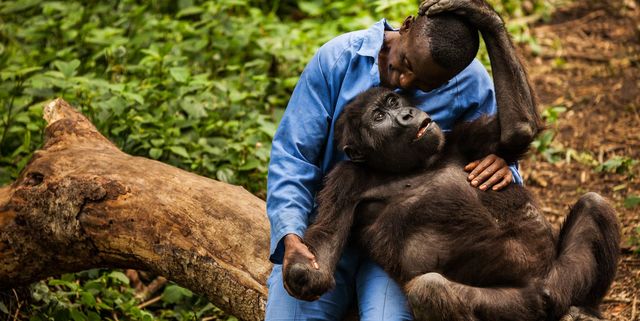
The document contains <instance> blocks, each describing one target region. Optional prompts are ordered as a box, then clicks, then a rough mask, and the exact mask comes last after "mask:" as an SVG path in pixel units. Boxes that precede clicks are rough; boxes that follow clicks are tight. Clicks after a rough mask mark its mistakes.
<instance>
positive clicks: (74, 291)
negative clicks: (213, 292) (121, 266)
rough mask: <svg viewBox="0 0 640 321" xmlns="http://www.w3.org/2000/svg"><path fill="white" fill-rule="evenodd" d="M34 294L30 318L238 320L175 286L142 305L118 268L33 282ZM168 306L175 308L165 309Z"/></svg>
mask: <svg viewBox="0 0 640 321" xmlns="http://www.w3.org/2000/svg"><path fill="white" fill-rule="evenodd" d="M31 296H32V298H31V305H30V307H29V308H28V309H27V310H26V312H27V313H29V314H31V317H30V318H29V320H30V321H40V320H42V321H44V320H74V321H82V320H89V321H94V320H96V321H97V320H117V319H120V320H123V319H124V320H140V321H151V320H196V319H201V318H203V317H205V316H208V317H216V318H217V320H236V319H235V318H234V317H229V316H225V315H224V314H223V313H222V312H221V311H220V310H218V309H217V308H215V307H214V306H213V305H211V304H210V303H207V302H206V301H204V300H203V299H201V298H197V297H195V296H193V295H192V293H191V292H190V291H189V290H187V289H184V288H181V287H179V286H176V285H169V286H167V287H166V288H165V291H164V293H163V294H162V300H161V302H159V303H155V304H153V305H150V306H147V307H144V308H142V307H141V306H140V304H141V303H142V302H140V300H139V298H137V297H136V296H135V291H134V290H133V289H132V288H131V287H130V286H129V279H128V278H127V277H126V276H125V275H124V273H122V272H120V271H117V270H114V271H109V270H100V269H94V270H88V271H84V272H80V273H75V274H65V275H63V276H62V277H60V278H59V279H51V280H49V281H48V282H47V281H40V282H38V283H35V284H33V285H31ZM167 305H171V306H172V307H173V309H163V307H165V306H167ZM3 306H4V305H3ZM5 308H6V307H5ZM0 310H1V311H2V312H4V313H7V314H9V313H8V312H5V309H1V308H0ZM153 312H155V314H154V313H153Z"/></svg>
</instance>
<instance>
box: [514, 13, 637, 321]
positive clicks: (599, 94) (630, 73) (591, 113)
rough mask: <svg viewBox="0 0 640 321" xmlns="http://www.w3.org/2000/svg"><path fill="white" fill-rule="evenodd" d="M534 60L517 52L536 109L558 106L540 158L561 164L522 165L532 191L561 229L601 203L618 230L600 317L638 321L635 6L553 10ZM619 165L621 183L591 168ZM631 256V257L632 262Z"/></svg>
mask: <svg viewBox="0 0 640 321" xmlns="http://www.w3.org/2000/svg"><path fill="white" fill-rule="evenodd" d="M531 32H532V35H533V37H534V39H536V41H537V42H538V43H539V45H540V47H541V51H540V52H539V54H537V55H536V54H533V53H532V51H531V49H530V47H527V48H524V47H523V48H522V49H523V52H524V56H525V59H526V61H527V65H528V70H529V74H530V76H531V78H532V81H533V86H534V88H535V89H536V91H537V93H538V96H539V98H540V103H541V104H540V106H541V108H546V107H549V106H564V107H566V108H567V109H566V111H565V112H564V113H562V114H560V115H559V117H558V120H557V122H555V124H552V125H550V129H551V130H555V131H556V133H557V136H556V137H555V139H554V141H553V144H551V146H550V147H549V148H548V149H547V151H548V152H550V154H553V155H555V156H556V157H557V158H559V159H560V160H557V161H555V162H549V161H546V160H544V157H542V156H540V155H538V156H536V157H537V159H533V158H532V159H529V160H526V161H524V162H522V163H521V171H522V174H523V176H524V178H525V182H526V183H527V185H528V186H529V188H530V190H532V191H533V193H534V194H535V195H536V197H537V198H538V199H539V200H540V203H541V205H542V207H543V210H544V212H545V215H546V216H547V218H548V219H549V220H550V221H551V222H553V223H554V224H557V225H559V224H560V223H561V221H562V220H563V218H564V216H565V215H566V214H567V213H568V212H569V209H570V206H571V205H572V204H573V203H575V202H576V200H577V199H578V198H579V197H580V195H582V194H584V193H585V192H588V191H594V192H598V193H600V194H601V195H603V196H605V197H606V198H607V199H608V200H609V201H610V202H611V204H612V205H613V206H614V207H615V209H616V211H617V213H618V217H619V218H620V221H621V222H622V226H623V227H622V234H623V238H622V247H623V250H622V256H621V260H620V263H619V268H618V274H617V277H616V279H615V283H614V284H613V287H612V289H611V291H610V292H609V294H608V295H607V297H606V299H605V301H604V305H603V309H604V311H605V315H606V316H607V317H608V318H610V319H611V320H612V321H613V320H631V321H635V320H640V254H639V253H638V251H639V250H640V249H639V248H638V247H639V246H640V245H639V243H640V240H639V238H640V235H638V233H640V205H638V206H635V207H632V208H626V207H624V206H623V204H624V200H625V199H627V198H628V197H630V196H632V195H635V196H640V177H639V176H640V169H639V168H640V163H637V164H636V165H635V166H627V165H630V163H631V162H633V161H634V160H635V161H637V160H640V3H639V2H638V1H635V0H624V1H623V0H621V1H606V0H600V1H584V2H583V1H580V2H575V3H573V4H572V5H570V6H567V7H564V8H562V9H558V10H557V11H556V12H555V13H554V14H553V16H552V17H551V19H550V20H549V21H544V22H540V23H536V24H535V25H534V26H533V28H532V30H531ZM616 156H619V157H622V158H618V160H623V162H622V164H620V165H619V166H616V165H612V166H613V167H614V168H613V169H614V170H616V169H617V171H618V172H619V173H610V172H599V171H597V170H596V166H595V164H596V163H598V162H599V163H602V162H603V161H607V160H609V159H612V158H614V157H616ZM634 253H635V254H634Z"/></svg>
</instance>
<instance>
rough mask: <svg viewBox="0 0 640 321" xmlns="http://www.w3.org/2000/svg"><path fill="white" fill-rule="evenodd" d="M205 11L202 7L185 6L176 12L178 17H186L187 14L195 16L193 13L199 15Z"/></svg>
mask: <svg viewBox="0 0 640 321" xmlns="http://www.w3.org/2000/svg"><path fill="white" fill-rule="evenodd" d="M203 11H204V9H202V8H200V7H188V8H184V9H182V10H180V11H178V13H177V14H176V17H177V18H182V17H186V16H193V15H197V14H200V13H202V12H203Z"/></svg>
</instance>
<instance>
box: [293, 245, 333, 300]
mask: <svg viewBox="0 0 640 321" xmlns="http://www.w3.org/2000/svg"><path fill="white" fill-rule="evenodd" d="M300 264H302V266H301V265H300ZM304 264H307V266H308V268H309V269H307V268H306V267H304ZM290 265H291V268H292V269H294V270H296V271H297V272H291V273H292V275H293V277H292V279H291V280H290V279H289V278H288V272H289V269H290ZM311 271H314V272H312V273H311V274H308V272H311ZM318 276H324V275H323V273H321V271H320V266H319V265H318V262H317V261H316V256H315V255H313V253H311V251H310V250H309V248H308V247H307V246H306V245H305V244H304V242H303V241H302V239H301V238H300V237H299V236H297V235H295V234H287V235H286V236H285V237H284V260H283V262H282V278H283V281H284V289H285V290H287V292H288V293H289V295H291V296H293V297H295V298H298V299H301V300H307V301H314V300H317V299H318V298H320V295H322V293H324V292H326V291H327V290H328V288H329V287H332V286H334V284H335V283H332V282H334V281H333V279H332V277H331V275H329V280H324V279H323V278H319V277H318ZM323 281H325V282H323Z"/></svg>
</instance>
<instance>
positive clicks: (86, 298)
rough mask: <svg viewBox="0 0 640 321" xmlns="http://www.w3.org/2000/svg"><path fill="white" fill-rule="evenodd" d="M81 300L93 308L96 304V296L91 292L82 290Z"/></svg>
mask: <svg viewBox="0 0 640 321" xmlns="http://www.w3.org/2000/svg"><path fill="white" fill-rule="evenodd" d="M80 302H82V304H83V305H86V306H88V307H91V308H93V307H94V306H96V298H94V297H93V294H91V293H90V292H82V293H81V294H80Z"/></svg>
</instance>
